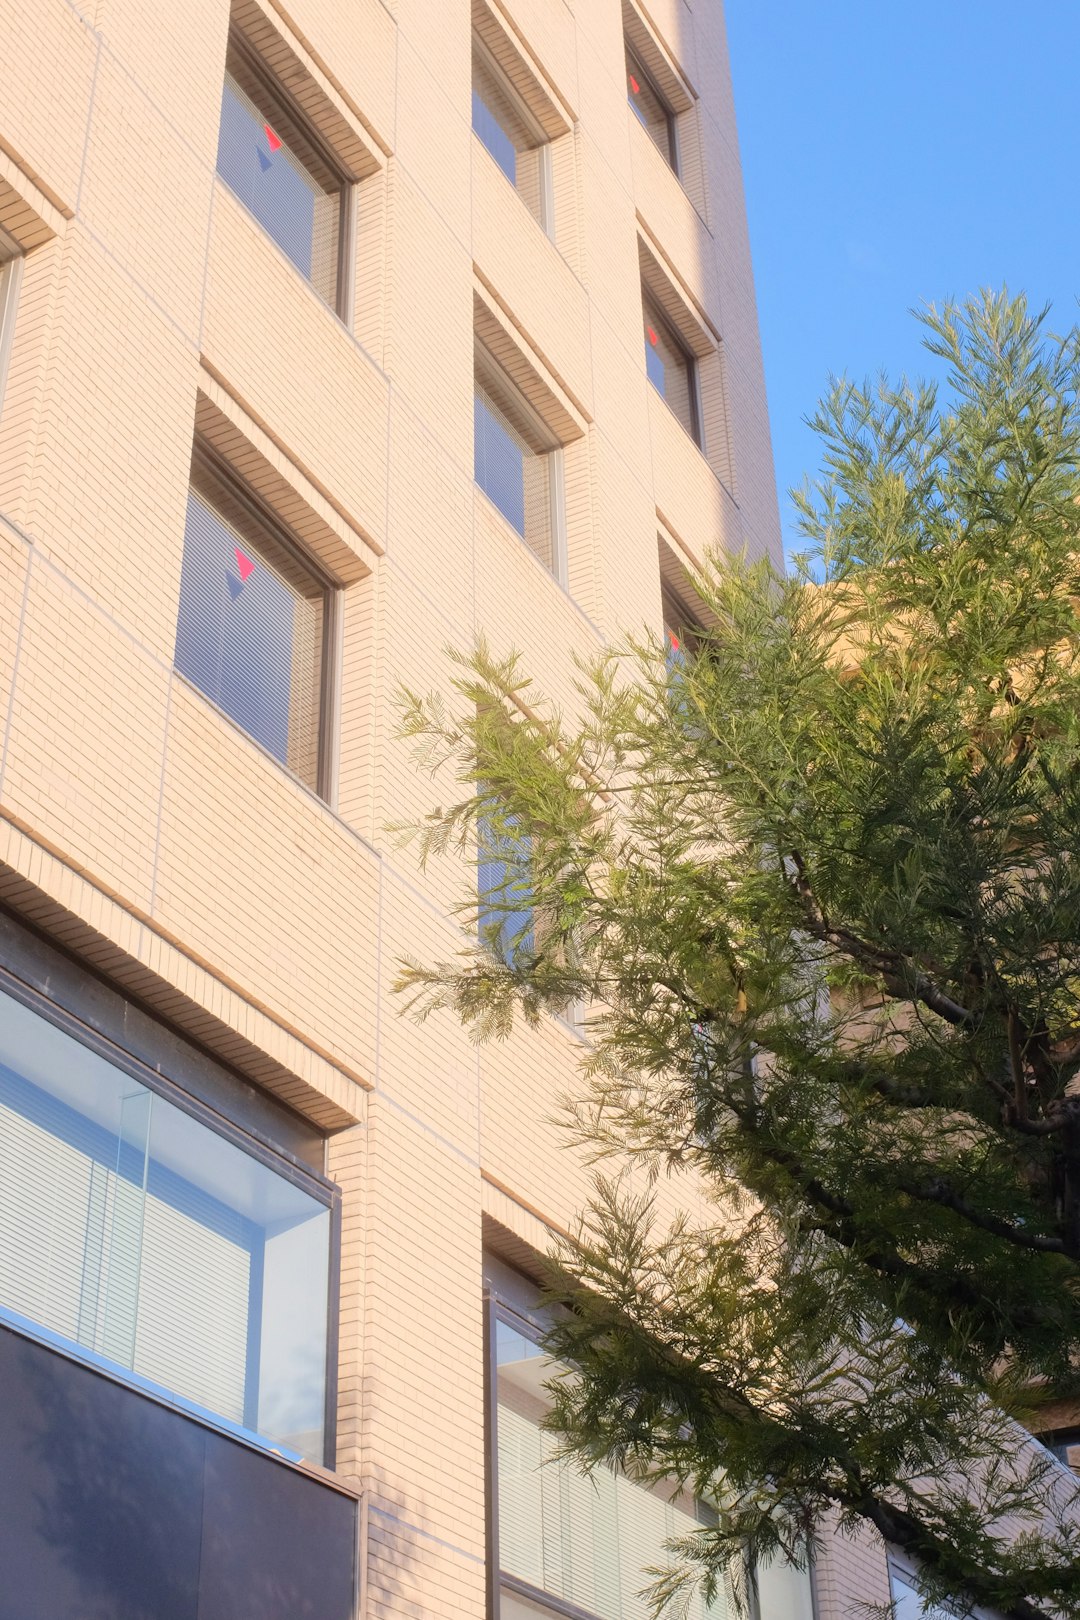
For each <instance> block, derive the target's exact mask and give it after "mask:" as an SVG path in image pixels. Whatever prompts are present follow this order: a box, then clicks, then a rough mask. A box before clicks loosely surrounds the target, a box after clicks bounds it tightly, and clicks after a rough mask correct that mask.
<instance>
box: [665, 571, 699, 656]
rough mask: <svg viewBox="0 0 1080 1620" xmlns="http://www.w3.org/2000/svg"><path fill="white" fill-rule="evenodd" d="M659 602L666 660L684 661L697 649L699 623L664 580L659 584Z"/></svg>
mask: <svg viewBox="0 0 1080 1620" xmlns="http://www.w3.org/2000/svg"><path fill="white" fill-rule="evenodd" d="M660 603H661V609H662V612H663V618H664V642H665V645H666V648H667V657H668V662H669V663H679V664H681V663H684V662H685V661H686V659H687V658H688V657H692V655H693V654H694V653H696V652H697V650H698V647H699V645H700V641H701V635H702V630H701V625H700V624H699V623H698V621H697V620H696V619H695V618H694V615H693V614H692V613H691V612H690V609H689V608H688V607H687V606H686V604H685V603H684V602H683V601H682V600H681V598H680V597H679V596H678V594H677V593H676V592H675V591H674V590H673V589H672V587H671V586H670V585H668V584H667V582H666V581H664V582H663V583H662V584H661V586H660Z"/></svg>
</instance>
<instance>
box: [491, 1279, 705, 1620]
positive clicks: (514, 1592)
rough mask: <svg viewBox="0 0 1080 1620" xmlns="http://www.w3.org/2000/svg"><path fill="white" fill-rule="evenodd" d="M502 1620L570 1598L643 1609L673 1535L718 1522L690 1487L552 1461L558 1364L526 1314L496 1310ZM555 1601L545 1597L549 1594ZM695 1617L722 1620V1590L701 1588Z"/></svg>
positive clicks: (610, 1609)
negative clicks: (708, 1599) (548, 1422)
mask: <svg viewBox="0 0 1080 1620" xmlns="http://www.w3.org/2000/svg"><path fill="white" fill-rule="evenodd" d="M491 1315H492V1331H493V1333H494V1339H495V1343H494V1363H495V1365H494V1380H495V1392H494V1393H495V1401H494V1418H495V1436H494V1439H495V1446H494V1448H493V1450H494V1453H495V1455H496V1456H497V1465H496V1466H497V1480H496V1508H497V1514H498V1520H497V1523H498V1548H499V1586H500V1605H499V1612H500V1620H532V1617H534V1616H535V1617H536V1620H540V1617H541V1616H544V1615H550V1614H551V1613H552V1612H553V1609H554V1611H555V1612H559V1606H560V1605H563V1604H572V1605H574V1607H575V1608H577V1609H582V1610H585V1611H586V1612H587V1613H588V1614H591V1615H596V1616H597V1617H598V1620H626V1617H627V1616H633V1617H637V1616H644V1615H646V1614H647V1613H648V1607H647V1605H646V1604H645V1603H644V1602H643V1601H642V1599H641V1598H640V1596H639V1593H640V1592H641V1590H642V1588H643V1587H645V1586H648V1585H649V1584H651V1580H652V1577H651V1576H650V1575H649V1574H648V1573H647V1570H648V1569H649V1568H650V1567H658V1568H662V1567H664V1566H665V1565H667V1564H670V1563H671V1561H672V1560H671V1554H670V1553H668V1551H667V1549H666V1546H665V1543H666V1542H667V1541H669V1540H670V1539H671V1538H672V1537H675V1536H681V1535H688V1534H690V1533H692V1532H693V1531H694V1530H696V1529H699V1528H700V1527H701V1526H702V1525H703V1524H708V1523H710V1522H712V1511H711V1509H709V1508H708V1507H707V1506H706V1505H705V1504H703V1503H699V1502H695V1500H694V1499H693V1498H692V1497H691V1496H689V1495H687V1494H686V1493H685V1492H682V1493H677V1494H675V1495H674V1499H672V1489H671V1488H668V1489H667V1490H665V1489H664V1487H663V1486H662V1485H660V1484H656V1485H647V1484H642V1483H639V1482H637V1481H635V1480H632V1479H629V1478H628V1477H627V1476H626V1475H625V1474H621V1473H616V1472H615V1471H614V1470H612V1469H609V1468H598V1469H597V1470H596V1471H595V1473H594V1474H593V1475H592V1476H591V1477H589V1478H586V1477H585V1476H583V1475H582V1474H581V1473H580V1472H579V1470H578V1469H577V1468H575V1467H574V1466H573V1465H572V1464H571V1463H570V1462H554V1461H552V1458H553V1457H554V1454H555V1451H556V1448H557V1445H558V1438H557V1436H556V1435H554V1434H549V1433H548V1432H547V1431H546V1430H545V1429H544V1428H543V1427H542V1423H543V1419H544V1416H545V1414H546V1413H547V1411H548V1410H549V1407H550V1398H549V1396H548V1394H547V1392H546V1390H545V1389H544V1384H545V1382H546V1381H547V1380H548V1379H550V1378H551V1377H552V1375H553V1374H554V1373H555V1372H556V1371H557V1370H558V1369H557V1366H556V1364H555V1363H553V1362H552V1361H551V1360H550V1359H549V1357H548V1356H547V1355H546V1354H545V1353H544V1351H543V1350H542V1348H541V1346H540V1345H539V1344H538V1343H537V1341H536V1338H535V1337H534V1330H533V1329H532V1328H531V1326H530V1325H529V1324H528V1323H526V1322H524V1321H523V1320H522V1319H520V1318H518V1317H516V1316H515V1315H513V1314H512V1313H510V1312H509V1311H506V1310H504V1309H502V1308H495V1309H493V1311H492V1313H491ZM545 1600H547V1601H545ZM681 1612H685V1614H686V1616H687V1620H723V1617H725V1616H727V1615H728V1613H729V1606H728V1604H727V1603H726V1601H725V1599H724V1597H723V1596H719V1597H717V1598H716V1600H715V1601H714V1602H713V1603H712V1604H710V1605H708V1606H707V1605H706V1604H705V1603H704V1601H703V1599H702V1598H701V1597H700V1596H699V1595H696V1594H695V1595H694V1596H693V1597H692V1598H691V1599H690V1602H689V1604H688V1606H687V1607H686V1609H685V1611H681Z"/></svg>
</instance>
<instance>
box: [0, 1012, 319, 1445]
mask: <svg viewBox="0 0 1080 1620" xmlns="http://www.w3.org/2000/svg"><path fill="white" fill-rule="evenodd" d="M329 1229H330V1214H329V1210H328V1209H327V1207H326V1206H325V1205H324V1204H322V1203H320V1202H319V1201H318V1200H317V1199H315V1198H313V1197H311V1196H310V1195H309V1194H308V1193H306V1192H304V1191H303V1189H301V1188H299V1187H297V1186H296V1185H294V1183H293V1182H292V1181H291V1180H287V1179H285V1178H284V1177H282V1176H279V1175H277V1174H276V1173H275V1171H274V1170H273V1169H271V1168H270V1167H269V1166H268V1165H266V1164H263V1163H262V1162H260V1161H258V1160H256V1159H254V1158H253V1157H251V1156H250V1155H249V1154H247V1153H246V1152H245V1151H244V1150H243V1149H242V1148H240V1147H239V1146H237V1145H236V1144H235V1143H232V1142H229V1141H226V1140H225V1139H224V1138H223V1137H221V1136H219V1135H217V1134H216V1133H215V1132H214V1131H211V1130H210V1129H209V1128H208V1127H207V1126H205V1125H204V1124H202V1123H201V1121H199V1120H197V1119H195V1118H193V1117H192V1116H191V1115H189V1114H187V1113H185V1112H184V1110H183V1109H181V1108H178V1107H177V1106H175V1105H174V1104H172V1103H170V1102H168V1101H167V1100H166V1099H165V1098H163V1097H161V1096H159V1095H157V1094H156V1093H153V1092H151V1091H149V1090H148V1089H147V1088H146V1087H145V1086H142V1085H140V1084H139V1083H138V1082H137V1081H135V1080H134V1079H133V1078H132V1077H131V1076H129V1075H128V1074H127V1073H125V1072H124V1071H123V1070H121V1069H119V1068H117V1067H116V1066H115V1065H113V1064H111V1063H109V1062H108V1061H107V1060H106V1059H105V1058H104V1057H102V1056H101V1055H100V1054H98V1053H96V1052H93V1051H91V1050H90V1049H88V1048H87V1047H85V1046H83V1045H82V1044H81V1043H80V1042H79V1041H77V1040H76V1039H75V1038H74V1037H73V1036H71V1035H69V1034H68V1033H67V1032H66V1031H63V1030H60V1029H58V1028H57V1027H56V1026H55V1025H53V1024H52V1023H51V1022H50V1021H49V1020H48V1019H46V1018H44V1017H42V1016H41V1015H39V1014H37V1013H36V1012H34V1011H33V1010H32V1009H30V1008H28V1007H26V1006H24V1005H23V1004H22V1003H21V1002H18V1001H16V1000H14V999H13V998H12V997H10V996H8V995H7V994H6V993H4V992H0V1306H3V1307H5V1308H6V1309H7V1310H9V1311H13V1312H15V1313H17V1314H18V1315H19V1316H23V1317H27V1318H29V1319H30V1320H31V1321H34V1322H37V1323H39V1324H40V1325H41V1326H42V1327H45V1328H48V1329H50V1330H51V1331H53V1332H54V1333H57V1334H59V1335H61V1336H62V1337H63V1338H65V1339H67V1340H69V1341H70V1342H71V1343H72V1345H73V1346H82V1347H83V1348H85V1349H87V1350H91V1351H93V1352H95V1353H96V1354H98V1355H102V1356H105V1357H107V1358H108V1359H109V1360H110V1361H111V1362H113V1363H114V1364H116V1365H117V1366H118V1367H120V1368H124V1369H127V1370H129V1371H132V1372H135V1373H137V1374H139V1375H141V1376H142V1377H144V1378H147V1379H150V1380H151V1381H152V1382H154V1383H156V1384H160V1385H163V1386H164V1387H165V1388H166V1389H169V1390H172V1391H173V1392H175V1393H176V1394H177V1395H181V1396H183V1397H185V1398H186V1399H188V1400H190V1401H193V1402H195V1403H196V1404H197V1405H199V1406H202V1407H205V1408H207V1409H208V1410H209V1411H211V1412H214V1413H216V1414H218V1415H219V1416H221V1417H224V1418H227V1419H228V1420H230V1421H231V1422H234V1423H238V1424H242V1425H244V1426H245V1427H247V1428H249V1429H252V1430H254V1431H256V1432H258V1433H261V1434H265V1435H267V1437H268V1438H270V1439H273V1440H277V1441H279V1442H281V1443H283V1444H285V1445H287V1446H290V1447H291V1448H293V1449H296V1450H298V1451H300V1452H301V1453H302V1454H304V1455H307V1456H312V1457H314V1458H315V1459H316V1460H321V1459H322V1453H323V1441H322V1429H323V1403H324V1399H325V1376H326V1366H325V1363H326V1339H327V1287H328V1266H329Z"/></svg>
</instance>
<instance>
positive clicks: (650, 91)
mask: <svg viewBox="0 0 1080 1620" xmlns="http://www.w3.org/2000/svg"><path fill="white" fill-rule="evenodd" d="M626 97H627V100H628V101H629V103H630V106H631V107H632V108H633V111H634V114H635V116H636V117H637V120H638V122H639V123H640V124H641V125H642V126H643V127H644V128H645V130H646V131H647V132H648V134H649V136H650V138H651V139H652V142H653V144H654V145H655V146H656V147H657V148H658V150H659V151H660V153H661V155H662V157H663V159H664V162H665V163H667V164H668V165H669V166H670V167H671V168H672V169H674V170H675V173H676V174H678V172H679V147H678V139H677V136H676V133H675V114H674V113H673V112H672V110H671V108H670V107H669V106H668V104H667V102H666V101H665V99H664V97H663V96H662V95H661V93H660V91H659V90H658V89H657V87H656V83H655V81H654V80H653V78H652V76H651V75H650V74H649V72H648V70H647V69H646V68H644V67H643V66H642V64H641V61H640V59H639V57H638V56H637V55H636V54H635V53H634V52H633V51H632V50H631V49H630V47H629V45H628V46H627V47H626Z"/></svg>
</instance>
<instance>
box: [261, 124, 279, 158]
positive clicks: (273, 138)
mask: <svg viewBox="0 0 1080 1620" xmlns="http://www.w3.org/2000/svg"><path fill="white" fill-rule="evenodd" d="M263 129H264V130H265V131H266V139H267V140H268V141H269V143H270V150H271V152H276V151H277V149H278V147H279V146H280V145H281V137H280V135H275V134H274V132H273V130H272V129H271V128H270V125H269V124H264V125H263Z"/></svg>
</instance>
